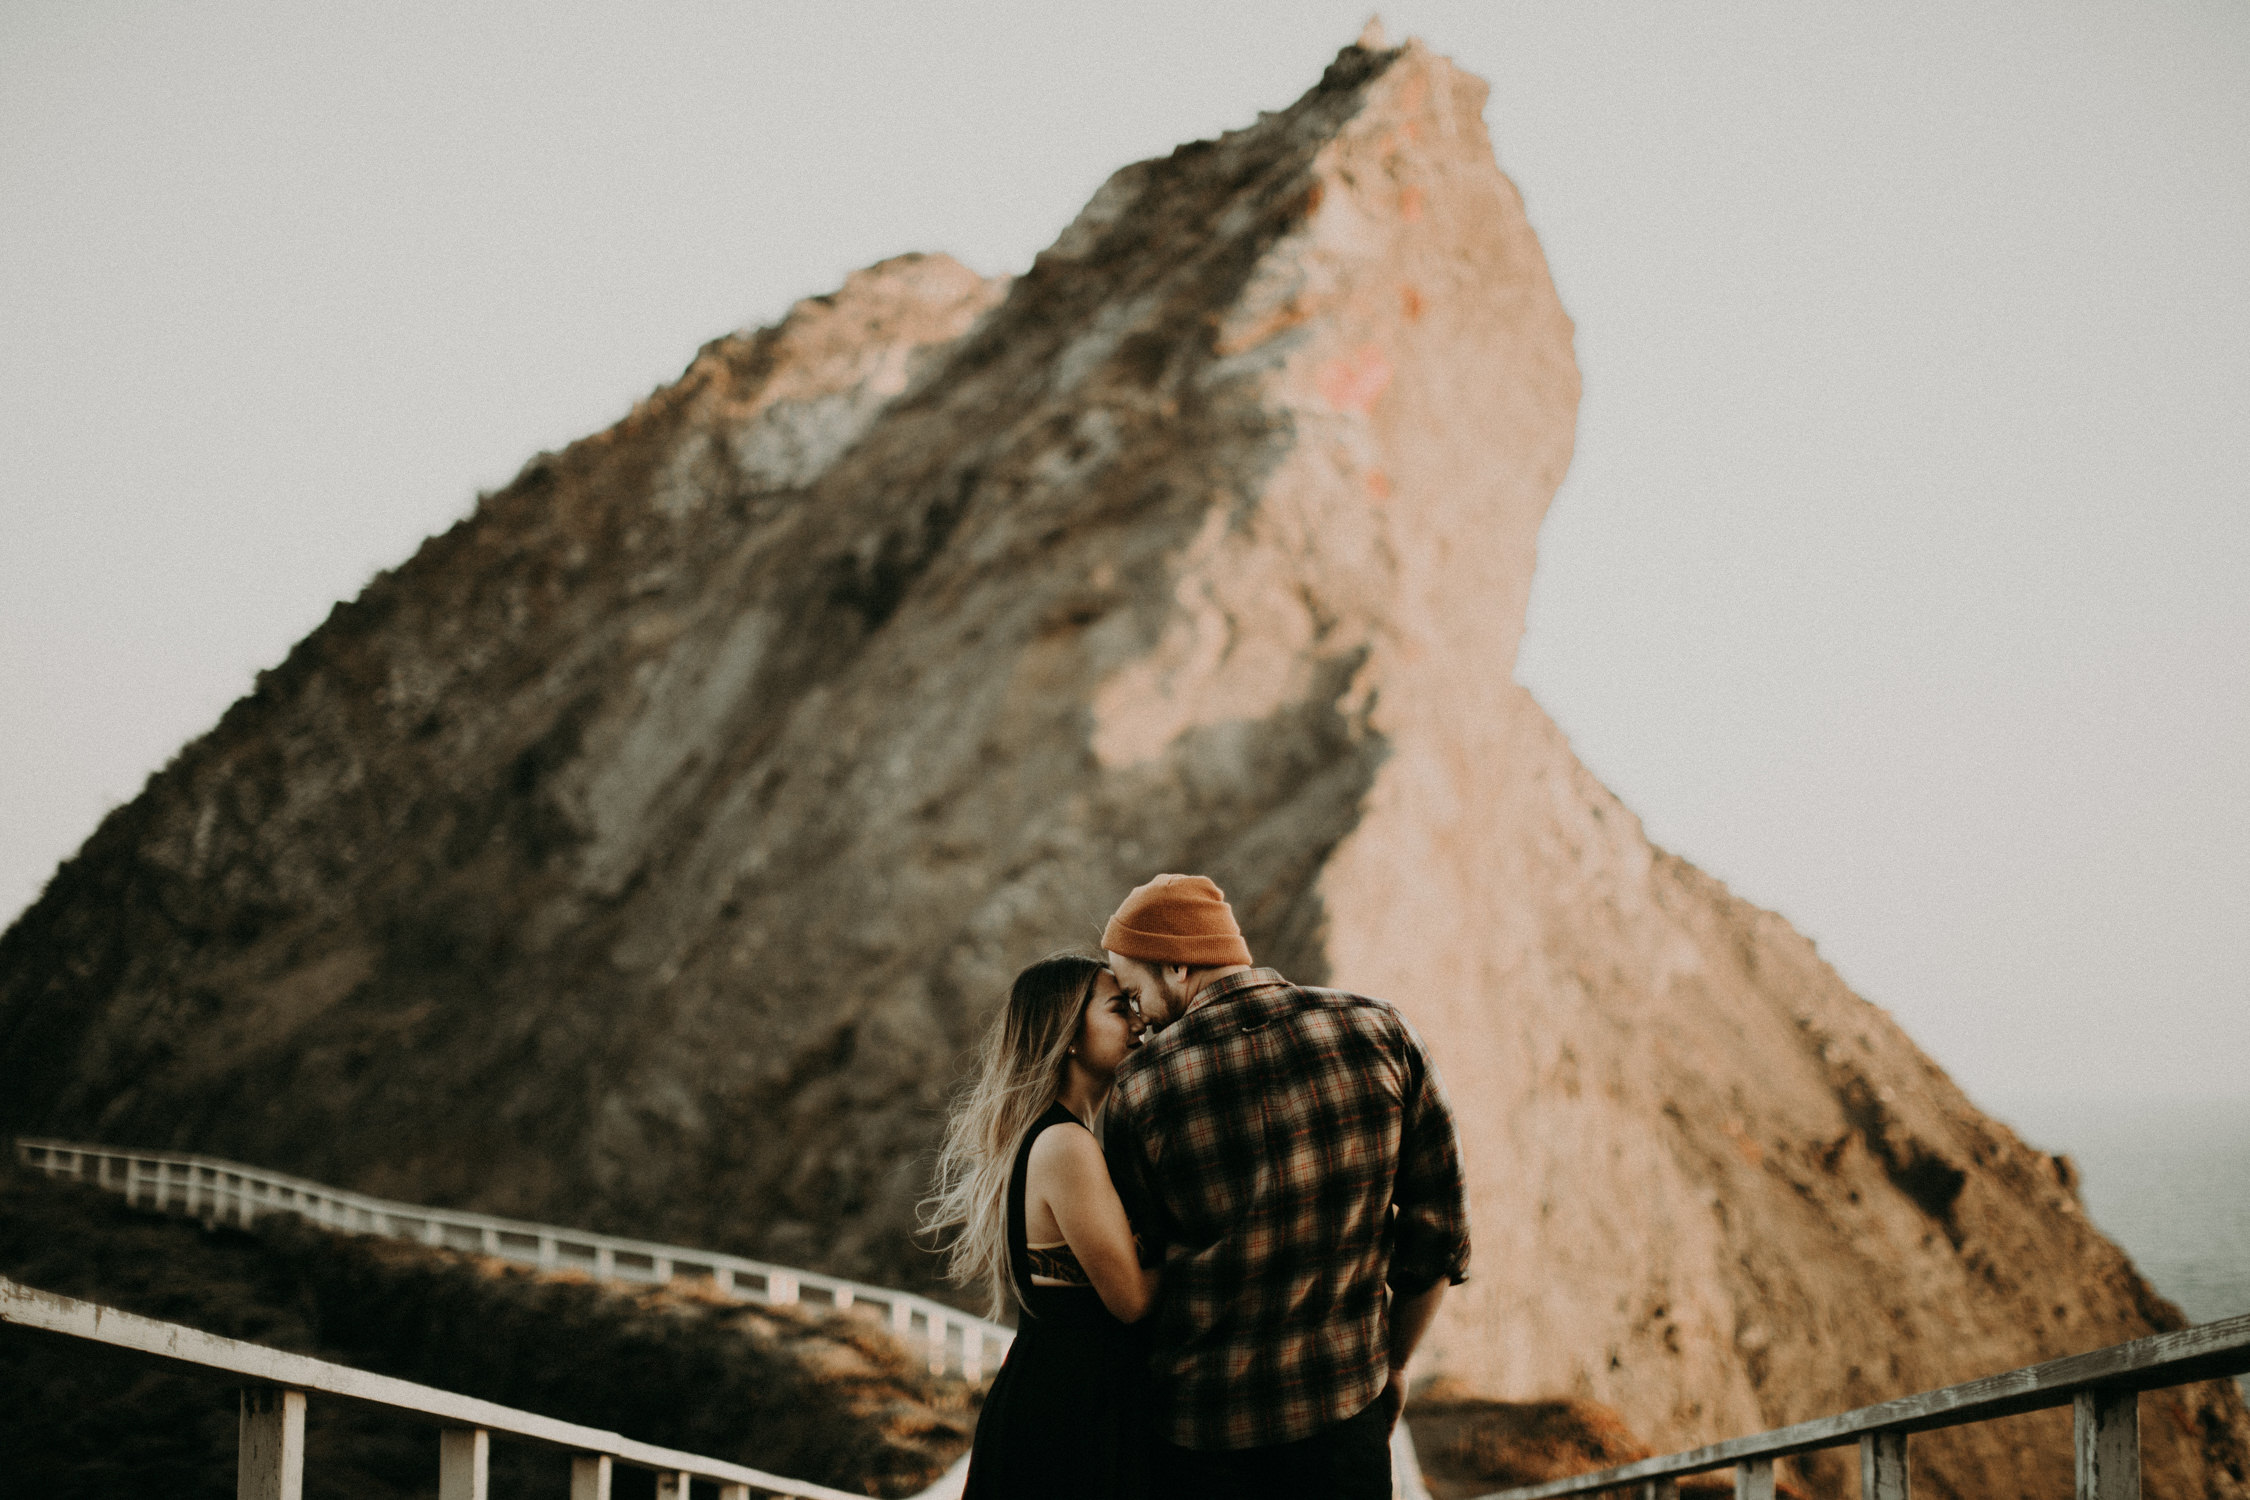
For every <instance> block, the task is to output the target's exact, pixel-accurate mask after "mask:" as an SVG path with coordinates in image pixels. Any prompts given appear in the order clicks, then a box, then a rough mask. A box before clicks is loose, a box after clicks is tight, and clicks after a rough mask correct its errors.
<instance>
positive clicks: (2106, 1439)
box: [2071, 1390, 2141, 1500]
mask: <svg viewBox="0 0 2250 1500" xmlns="http://www.w3.org/2000/svg"><path fill="white" fill-rule="evenodd" d="M2071 1405H2072V1408H2073V1410H2074V1412H2075V1414H2076V1416H2077V1419H2078V1420H2077V1428H2076V1432H2075V1439H2076V1441H2075V1442H2074V1443H2073V1447H2075V1448H2076V1450H2077V1454H2078V1500H2141V1396H2140V1392H2138V1391H2117V1390H2092V1391H2080V1392H2079V1393H2078V1394H2077V1395H2076V1396H2075V1397H2073V1398H2072V1401H2071Z"/></svg>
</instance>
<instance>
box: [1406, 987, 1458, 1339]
mask: <svg viewBox="0 0 2250 1500" xmlns="http://www.w3.org/2000/svg"><path fill="white" fill-rule="evenodd" d="M1399 1024H1400V1025H1401V1026H1402V1027H1403V1028H1404V1029H1405V1033H1406V1043H1407V1055H1408V1080H1407V1082H1408V1091H1407V1099H1406V1103H1405V1111H1404V1115H1403V1117H1402V1119H1401V1121H1400V1131H1399V1148H1398V1176H1397V1179H1396V1181H1395V1184H1394V1186H1393V1189H1392V1193H1391V1202H1392V1205H1393V1207H1394V1208H1396V1210H1397V1213H1398V1217H1397V1218H1396V1220H1395V1221H1394V1222H1393V1224H1392V1234H1393V1239H1392V1245H1391V1269H1390V1274H1389V1276H1388V1278H1387V1279H1388V1281H1389V1283H1390V1286H1391V1289H1392V1290H1393V1291H1395V1292H1398V1293H1400V1294H1401V1295H1403V1296H1413V1295H1415V1294H1417V1293H1420V1292H1424V1291H1427V1290H1428V1289H1429V1288H1430V1287H1431V1286H1433V1285H1435V1284H1436V1283H1437V1282H1438V1281H1440V1280H1443V1281H1446V1282H1448V1283H1450V1284H1451V1285H1454V1286H1459V1285H1460V1284H1461V1283H1462V1282H1464V1281H1466V1280H1468V1279H1469V1195H1468V1184H1467V1182H1466V1181H1465V1179H1464V1178H1463V1176H1462V1172H1461V1139H1460V1135H1459V1134H1458V1132H1457V1131H1456V1130H1455V1129H1454V1124H1453V1106H1452V1105H1451V1104H1450V1103H1448V1102H1447V1100H1446V1097H1445V1085H1444V1084H1443V1083H1442V1082H1440V1081H1439V1079H1438V1073H1437V1068H1436V1066H1435V1065H1434V1064H1432V1063H1431V1061H1430V1054H1429V1051H1428V1049H1426V1048H1425V1047H1424V1046H1423V1045H1422V1038H1421V1036H1420V1035H1419V1034H1417V1033H1416V1032H1415V1030H1414V1028H1413V1026H1412V1025H1411V1024H1410V1023H1408V1022H1407V1021H1406V1019H1405V1017H1403V1016H1402V1017H1400V1018H1399Z"/></svg>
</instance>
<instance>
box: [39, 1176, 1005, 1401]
mask: <svg viewBox="0 0 2250 1500" xmlns="http://www.w3.org/2000/svg"><path fill="white" fill-rule="evenodd" d="M16 1154H17V1155H18V1157H20V1158H21V1159H22V1160H23V1162H24V1163H25V1164H26V1165H28V1166H31V1167H35V1168H37V1169H39V1170H40V1171H43V1172H46V1173H47V1174H48V1175H50V1176H54V1177H68V1178H73V1179H75V1180H77V1181H80V1182H85V1183H90V1184H92V1185H93V1186H96V1187H99V1188H103V1189H106V1190H107V1191H109V1192H113V1193H116V1194H119V1195H120V1196H122V1197H123V1198H124V1199H125V1201H126V1202H127V1203H130V1204H132V1205H133V1206H135V1207H137V1208H146V1209H153V1210H155V1211H158V1212H164V1213H177V1214H185V1215H189V1216H191V1217H195V1218H200V1219H204V1220H208V1221H211V1222H215V1223H224V1224H239V1225H242V1226H244V1227H245V1228H247V1227H248V1226H249V1225H250V1224H252V1223H253V1222H255V1221H256V1219H257V1218H258V1216H259V1215H261V1214H273V1213H292V1214H299V1215H302V1216H303V1217H304V1218H306V1219H309V1220H311V1221H312V1222H313V1223H315V1224H320V1225H323V1226H325V1227H327V1228H330V1229H338V1230H343V1231H345V1232H347V1233H351V1234H373V1235H381V1236H384V1237H387V1238H390V1239H398V1240H411V1241H413V1242H415V1243H418V1244H424V1245H439V1246H444V1247H447V1248H450V1249H455V1250H468V1251H474V1252H477V1253H480V1254H484V1255H493V1256H499V1257H502V1258H504V1259H508V1260H515V1261H520V1262H522V1263H523V1264H525V1265H527V1266H537V1267H539V1268H541V1269H542V1270H550V1271H553V1270H579V1271H584V1272H585V1273H587V1274H588V1275H590V1276H593V1277H595V1278H597V1279H599V1280H603V1281H626V1282H637V1283H642V1284H646V1285H665V1284H672V1283H690V1282H692V1283H694V1284H695V1285H697V1286H698V1287H699V1288H701V1289H706V1290H711V1291H715V1292H716V1293H718V1294H719V1295H721V1296H726V1297H733V1298H736V1299H738V1300H741V1301H745V1302H763V1303H766V1304H769V1305H771V1306H776V1307H791V1306H809V1307H832V1308H836V1309H838V1310H844V1309H850V1310H853V1311H856V1312H860V1313H863V1314H867V1315H870V1316H874V1317H877V1318H879V1319H881V1320H882V1321H884V1322H885V1323H887V1324H888V1325H889V1327H890V1330H891V1332H892V1333H894V1334H896V1335H897V1336H898V1337H899V1338H900V1339H902V1340H904V1341H906V1342H907V1343H909V1344H910V1345H920V1346H921V1347H922V1348H924V1349H925V1350H926V1351H927V1353H928V1355H929V1362H930V1370H931V1372H932V1373H933V1374H938V1375H943V1374H946V1373H948V1372H957V1373H959V1374H960V1376H961V1378H962V1379H964V1380H967V1381H970V1382H972V1383H974V1382H976V1381H979V1380H982V1379H983V1378H984V1376H985V1372H986V1371H988V1370H994V1369H998V1368H999V1365H1000V1360H1001V1358H1002V1357H1003V1356H1005V1355H1006V1353H1007V1351H1008V1345H1009V1343H1010V1342H1011V1341H1012V1340H1013V1339H1014V1338H1015V1333H1014V1331H1013V1330H1011V1329H1009V1328H1006V1327H1003V1326H1002V1325H1000V1324H998V1323H992V1322H988V1321H986V1320H985V1319H983V1318H978V1317H973V1316H971V1315H970V1314H968V1313H965V1312H962V1311H961V1310H960V1309H959V1308H957V1307H948V1306H946V1305H945V1304H944V1303H942V1302H937V1301H933V1300H932V1299H930V1298H928V1297H918V1296H916V1295H915V1294H913V1293H912V1292H902V1291H897V1290H894V1289H892V1288H889V1287H879V1286H869V1285H867V1284H866V1283H864V1282H858V1281H846V1280H844V1279H843V1278H841V1277H838V1276H824V1275H822V1274H821V1273H820V1272H818V1271H800V1270H798V1269H796V1268H794V1267H791V1266H775V1265H768V1264H767V1263H765V1262H764V1261H756V1260H746V1259H744V1258H743V1257H741V1256H739V1255H722V1254H719V1253H718V1252H716V1251H711V1250H691V1249H688V1248H686V1247H684V1246H680V1245H659V1244H653V1243H651V1242H649V1241H647V1240H632V1239H624V1238H621V1237H619V1236H617V1235H610V1234H590V1233H588V1232H586V1231H584V1230H580V1229H566V1228H562V1227H560V1226H557V1225H553V1224H532V1223H526V1222H524V1221H523V1220H520V1219H502V1218H496V1217H494V1216H493V1215H491V1214H478V1213H468V1212H464V1211H462V1210H459V1209H451V1208H427V1207H422V1206H420V1205H416V1204H411V1203H394V1202H391V1201H390V1200H388V1199H385V1198H372V1197H369V1196H368V1195H367V1194H365V1193H351V1192H345V1191H343V1190H342V1189H339V1188H332V1187H328V1186H325V1185H323V1184H321V1183H317V1182H311V1181H307V1180H306V1179H305V1178H302V1177H291V1176H288V1175H287V1174H285V1173H281V1172H268V1171H265V1170H264V1169H262V1168H259V1167H246V1166H244V1165H242V1164H241V1163H240V1162H231V1161H221V1160H219V1159H218V1158H216V1157H210V1156H194V1155H188V1154H185V1153H182V1152H177V1151H127V1150H122V1149H120V1148H117V1147H113V1146H90V1145H85V1144H81V1143H78V1142H73V1141H54V1140H40V1139H32V1138H29V1137H24V1138H19V1139H18V1140H17V1141H16Z"/></svg>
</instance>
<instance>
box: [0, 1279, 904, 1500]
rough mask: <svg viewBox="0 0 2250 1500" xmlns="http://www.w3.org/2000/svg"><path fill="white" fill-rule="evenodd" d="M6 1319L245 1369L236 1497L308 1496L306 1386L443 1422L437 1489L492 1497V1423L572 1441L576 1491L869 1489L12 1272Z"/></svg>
mask: <svg viewBox="0 0 2250 1500" xmlns="http://www.w3.org/2000/svg"><path fill="white" fill-rule="evenodd" d="M0 1323H5V1324H8V1325H11V1326H14V1327H18V1328H30V1329H37V1330H40V1331H43V1332H46V1333H55V1334H62V1335H64V1336H66V1337H70V1338H79V1339H86V1340H88V1341H90V1342H93V1343H97V1344H105V1345H107V1346H109V1347H110V1348H113V1349H125V1350H130V1351H132V1352H133V1353H136V1354H143V1355H147V1356H150V1357H152V1358H155V1359H161V1360H168V1361H171V1362H173V1363H175V1364H184V1365H190V1366H194V1367H197V1368H199V1369H204V1370H209V1371H214V1372H216V1373H219V1374H222V1375H231V1376H235V1377H238V1378H240V1379H241V1380H242V1381H243V1382H244V1383H245V1389H244V1391H243V1393H242V1415H241V1419H240V1423H239V1426H238V1428H237V1434H238V1435H237V1440H236V1455H237V1457H236V1464H237V1476H236V1488H235V1493H236V1495H237V1496H239V1497H240V1500H300V1497H301V1496H302V1495H303V1493H304V1468H305V1402H306V1398H307V1397H308V1396H310V1395H318V1396H321V1397H324V1398H326V1397H335V1398H339V1399H342V1400H346V1401H355V1402H358V1403H360V1404H362V1405H367V1406H378V1407H383V1408H386V1409H388V1410H391V1411H399V1412H406V1413H408V1414H410V1415H413V1416H418V1417H425V1418H428V1419H430V1420H431V1421H433V1422H435V1423H437V1424H438V1426H439V1434H438V1500H486V1474H487V1464H488V1460H489V1455H490V1452H491V1441H492V1434H494V1433H499V1434H502V1435H503V1436H505V1437H509V1438H512V1439H515V1440H517V1441H521V1442H526V1443H535V1444H539V1445H541V1446H544V1447H549V1448H560V1449H563V1450H565V1451H567V1452H568V1453H570V1454H571V1464H570V1500H609V1491H610V1475H611V1470H612V1468H613V1466H614V1465H616V1464H621V1463H622V1464H628V1465H631V1466H633V1467H636V1468H643V1469H653V1470H655V1471H656V1475H657V1485H656V1493H657V1497H658V1500H688V1481H689V1480H690V1479H701V1480H705V1481H707V1482H709V1483H712V1484H715V1485H717V1486H718V1487H719V1496H720V1500H751V1497H752V1496H753V1495H782V1496H789V1497H791V1500H865V1497H864V1496H857V1495H853V1494H851V1492H849V1491H847V1490H838V1489H831V1488H829V1487H828V1486H826V1485H821V1484H814V1483H812V1482H811V1481H809V1480H803V1479H790V1478H787V1477H785V1476H783V1475H780V1474H768V1473H766V1472H765V1471H764V1470H762V1469H753V1468H750V1467H748V1466H746V1465H743V1464H737V1463H729V1462H728V1461H727V1460H725V1459H721V1458H705V1457H703V1456H702V1455H701V1454H695V1453H682V1452H680V1451H679V1450H677V1449H673V1448H662V1447H658V1446H657V1445H656V1444H654V1443H642V1442H636V1441H634V1440H633V1439H631V1438H627V1437H620V1436H619V1435H618V1434H616V1433H614V1432H604V1431H602V1430H601V1429H600V1428H597V1427H582V1426H580V1425H578V1424H577V1423H575V1422H563V1421H558V1420H556V1419H555V1418H553V1417H542V1416H540V1415H538V1414H537V1413H535V1412H528V1411H518V1410H516V1409H515V1408H513V1407H508V1406H501V1405H499V1404H498V1403H496V1402H492V1401H479V1400H477V1399H476V1398H475V1397H473V1396H461V1395H456V1394H455V1393H454V1392H452V1391H441V1390H439V1389H437V1388H436V1387H435V1386H427V1385H417V1384H415V1383H414V1382H413V1381H411V1380H397V1379H393V1378H392V1377H391V1376H388V1375H375V1374H371V1373H369V1372H368V1371H366V1370H355V1369H353V1368H351V1367H350V1366H349V1365H337V1364H330V1363H329V1362H328V1361H326V1360H321V1359H313V1358H310V1357H308V1356H306V1355H302V1354H288V1353H284V1352H283V1351H281V1350H279V1349H269V1348H266V1347H265V1346H264V1345H262V1344H246V1343H244V1342H242V1341H241V1340H239V1339H228V1338H220V1337H219V1336H218V1335H216V1334H210V1333H205V1332H203V1331H202V1330H201V1329H197V1328H187V1327H183V1326H182V1325H180V1324H178V1323H164V1322H159V1321H158V1320H156V1319H155V1318H144V1317H141V1316H140V1315H138V1314H137V1313H129V1312H121V1311H119V1310H118V1309H116V1308H114V1307H104V1306H102V1305H101V1304H99V1303H95V1302H81V1301H79V1300H78V1299H77V1298H75V1297H61V1296H57V1295H56V1294H54V1293H53V1292H42V1291H38V1290H36V1289H34V1288H32V1287H27V1286H24V1285H22V1284H20V1283H18V1282H14V1281H10V1280H8V1279H6V1278H5V1277H0Z"/></svg>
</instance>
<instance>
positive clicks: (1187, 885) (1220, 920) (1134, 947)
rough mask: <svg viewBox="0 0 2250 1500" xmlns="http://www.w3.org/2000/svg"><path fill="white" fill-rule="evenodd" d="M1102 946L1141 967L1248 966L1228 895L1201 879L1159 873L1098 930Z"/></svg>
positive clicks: (1245, 946) (1247, 948) (1246, 946)
mask: <svg viewBox="0 0 2250 1500" xmlns="http://www.w3.org/2000/svg"><path fill="white" fill-rule="evenodd" d="M1102 946H1103V947H1104V948H1106V949H1108V950H1109V951H1110V952H1112V953H1122V954H1123V955H1125V957H1127V958H1137V959H1139V960H1141V961H1142V962H1143V963H1159V964H1186V965H1187V966H1188V967H1189V968H1192V969H1208V968H1217V967H1218V966H1220V965H1222V964H1246V963H1248V962H1250V945H1249V944H1247V943H1245V942H1243V941H1242V929H1241V928H1239V927H1237V926H1235V925H1234V908H1233V907H1231V906H1229V905H1227V893H1226V892H1225V891H1222V890H1220V889H1219V888H1218V887H1217V886H1215V885H1213V884H1212V883H1211V882H1210V881H1209V880H1206V879H1205V878H1204V877H1203V876H1201V875H1159V876H1157V877H1156V878H1155V879H1154V880H1152V881H1150V882H1149V883H1148V884H1147V885H1143V886H1135V887H1134V888H1133V893H1132V894H1131V895H1129V896H1127V897H1126V898H1125V903H1124V905H1122V906H1120V907H1118V908H1117V915H1116V916H1114V917H1111V918H1110V919H1109V926H1107V927H1106V928H1104V929H1103V930H1102Z"/></svg>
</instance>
